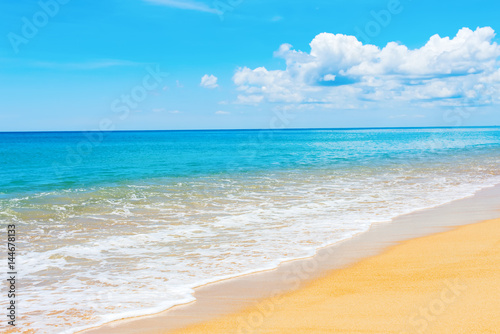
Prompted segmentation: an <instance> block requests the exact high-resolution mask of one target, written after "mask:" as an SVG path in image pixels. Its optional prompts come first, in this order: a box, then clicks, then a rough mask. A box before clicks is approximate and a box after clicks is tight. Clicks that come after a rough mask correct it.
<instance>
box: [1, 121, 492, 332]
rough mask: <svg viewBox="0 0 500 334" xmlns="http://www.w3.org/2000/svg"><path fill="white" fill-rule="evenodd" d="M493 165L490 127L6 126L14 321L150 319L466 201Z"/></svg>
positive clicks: (63, 323)
mask: <svg viewBox="0 0 500 334" xmlns="http://www.w3.org/2000/svg"><path fill="white" fill-rule="evenodd" d="M499 167H500V129H499V128H460V129H378V130H370V129H366V130H281V131H271V130H270V131H265V130H261V131H170V132H113V133H80V132H66V133H55V132H54V133H0V222H1V223H2V227H3V230H4V231H5V225H6V224H16V229H17V234H18V238H19V241H18V244H17V248H18V253H17V262H18V268H17V269H18V273H19V274H18V276H19V283H18V284H19V285H18V292H19V294H18V305H19V309H18V312H19V313H18V314H19V315H20V316H21V317H20V318H19V319H18V321H19V325H18V327H19V329H23V330H24V332H28V330H32V332H33V333H72V332H74V331H75V330H76V329H82V328H85V327H89V326H92V325H96V324H99V323H103V322H107V321H110V320H113V319H117V318H121V317H123V316H136V315H141V314H149V313H155V312H158V311H161V310H164V309H167V308H168V307H170V306H173V305H176V304H179V303H184V302H187V301H191V300H193V296H192V293H193V288H194V287H196V286H199V285H201V284H204V283H207V282H211V281H216V280H219V279H221V278H228V277H232V276H236V275H239V274H242V273H250V272H254V271H258V270H262V269H271V268H275V267H276V266H278V264H279V263H280V262H281V261H284V260H289V259H294V258H300V257H305V256H310V255H313V254H314V253H315V250H316V249H317V248H319V247H321V246H324V245H327V244H331V243H335V242H338V241H340V240H344V239H346V238H349V237H351V236H353V235H355V234H357V233H360V232H363V231H366V230H367V229H368V228H369V227H370V225H371V224H374V223H380V222H388V221H390V220H391V219H392V218H394V217H396V216H398V215H402V214H405V213H409V212H412V211H415V210H419V209H423V208H428V207H433V206H437V205H440V204H444V203H446V202H449V201H453V200H456V199H460V198H463V197H467V196H470V195H472V194H474V193H475V192H476V191H478V190H480V189H482V188H485V187H490V186H493V185H495V184H498V183H500V169H499ZM4 236H5V237H6V233H4ZM5 253H6V252H5V251H3V252H2V256H3V260H2V261H3V262H2V263H4V264H5V266H6V262H7V260H6V254H5ZM0 304H1V308H2V309H3V310H5V309H6V298H0ZM5 325H6V321H2V322H1V324H0V329H2V331H3V330H5V329H6V327H5ZM1 326H4V327H1ZM30 333H31V332H30Z"/></svg>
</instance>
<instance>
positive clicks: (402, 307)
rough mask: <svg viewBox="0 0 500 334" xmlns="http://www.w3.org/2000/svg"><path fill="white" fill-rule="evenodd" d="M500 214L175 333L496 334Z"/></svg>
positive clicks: (499, 321)
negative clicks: (498, 216) (499, 217)
mask: <svg viewBox="0 0 500 334" xmlns="http://www.w3.org/2000/svg"><path fill="white" fill-rule="evenodd" d="M499 268H500V219H496V220H489V221H485V222H481V223H478V224H473V225H467V226H462V227H459V228H456V229H453V230H451V231H448V232H443V233H438V234H434V235H431V236H426V237H421V238H417V239H412V240H409V241H406V242H403V243H401V244H400V245H397V246H394V247H391V248H390V249H389V250H387V251H385V252H384V253H383V254H381V255H378V256H374V257H370V258H367V259H365V260H362V261H360V262H358V263H356V264H355V265H353V266H350V267H348V268H346V269H342V270H337V271H333V272H332V273H330V274H329V275H327V276H326V277H324V278H321V279H318V280H315V281H314V282H312V283H310V284H309V285H307V286H306V287H304V288H302V289H299V290H298V291H294V292H291V293H288V294H284V295H282V296H276V297H275V298H272V299H266V300H262V301H260V302H259V303H258V304H257V305H256V306H254V307H250V308H249V309H246V310H244V311H242V312H239V313H236V314H232V315H229V316H226V317H222V318H218V319H215V320H213V321H210V322H207V323H203V324H200V325H196V326H192V327H188V328H185V329H182V330H179V331H174V332H172V333H176V334H181V333H401V334H403V333H424V332H426V333H496V332H498V329H499V328H500V319H498V314H499V313H500V302H499V301H498V296H499V295H500V286H499V285H498V282H499V280H500V269H499Z"/></svg>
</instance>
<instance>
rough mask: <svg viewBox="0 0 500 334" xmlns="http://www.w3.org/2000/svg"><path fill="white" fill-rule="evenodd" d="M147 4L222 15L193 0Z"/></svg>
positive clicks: (161, 0) (156, 0) (148, 0)
mask: <svg viewBox="0 0 500 334" xmlns="http://www.w3.org/2000/svg"><path fill="white" fill-rule="evenodd" d="M145 1H146V2H151V3H154V4H157V5H163V6H167V7H172V8H178V9H186V10H194V11H198V12H205V13H212V14H220V11H218V10H217V9H214V8H212V7H210V6H208V5H207V4H205V3H203V2H198V1H191V0H145Z"/></svg>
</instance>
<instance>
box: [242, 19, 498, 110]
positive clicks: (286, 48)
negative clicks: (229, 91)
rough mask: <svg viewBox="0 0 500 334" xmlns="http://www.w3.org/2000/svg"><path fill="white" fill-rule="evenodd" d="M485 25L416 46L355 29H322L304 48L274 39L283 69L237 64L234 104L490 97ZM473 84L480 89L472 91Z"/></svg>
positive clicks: (344, 104) (489, 36)
mask: <svg viewBox="0 0 500 334" xmlns="http://www.w3.org/2000/svg"><path fill="white" fill-rule="evenodd" d="M494 36H495V32H494V31H493V29H492V28H490V27H485V28H477V29H476V30H475V31H472V30H471V29H469V28H463V29H460V30H459V31H458V33H457V35H456V36H455V37H454V38H449V37H440V36H439V35H434V36H432V37H431V38H430V39H429V41H428V42H427V43H426V44H425V45H424V46H422V47H421V48H418V49H409V48H408V47H406V46H405V45H402V44H399V43H396V42H390V43H388V44H387V45H386V46H385V47H383V48H379V47H377V46H375V45H370V44H363V43H361V42H360V41H358V40H357V39H356V37H354V36H348V35H342V34H336V35H335V34H330V33H321V34H319V35H317V36H316V37H315V38H314V39H313V40H312V42H311V43H310V47H311V50H310V52H303V51H300V50H293V49H292V46H291V45H290V44H283V45H281V46H280V48H279V50H277V51H276V52H275V53H274V55H275V56H276V57H279V58H283V59H284V60H285V61H286V69H284V70H268V69H266V68H265V67H257V68H255V69H250V68H247V67H243V68H239V69H238V70H237V71H236V73H235V75H234V76H233V81H234V83H235V84H236V86H237V89H238V90H239V91H240V95H239V96H238V101H237V102H238V103H248V104H255V103H260V102H272V103H290V104H323V105H329V106H337V107H338V108H340V107H341V108H348V109H349V108H361V107H363V106H366V105H368V104H369V103H370V102H381V101H385V102H388V103H402V104H404V103H406V104H407V103H408V102H416V103H418V102H422V103H424V102H425V103H429V102H433V103H434V104H439V105H442V106H445V105H448V106H453V105H457V104H460V103H464V101H465V102H467V103H469V102H478V101H477V100H482V102H488V101H489V102H490V103H491V102H492V101H493V100H494V99H497V100H498V98H497V96H498V95H499V94H498V93H499V92H500V72H499V62H498V57H499V56H500V47H499V46H498V45H497V43H495V42H493V38H494ZM478 90H479V91H480V93H478Z"/></svg>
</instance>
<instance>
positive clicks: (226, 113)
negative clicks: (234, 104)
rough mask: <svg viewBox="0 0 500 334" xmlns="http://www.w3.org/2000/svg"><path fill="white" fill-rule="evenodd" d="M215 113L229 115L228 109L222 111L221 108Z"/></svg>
mask: <svg viewBox="0 0 500 334" xmlns="http://www.w3.org/2000/svg"><path fill="white" fill-rule="evenodd" d="M215 114H216V115H229V114H230V112H229V111H222V110H219V111H216V112H215Z"/></svg>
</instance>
